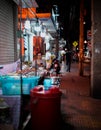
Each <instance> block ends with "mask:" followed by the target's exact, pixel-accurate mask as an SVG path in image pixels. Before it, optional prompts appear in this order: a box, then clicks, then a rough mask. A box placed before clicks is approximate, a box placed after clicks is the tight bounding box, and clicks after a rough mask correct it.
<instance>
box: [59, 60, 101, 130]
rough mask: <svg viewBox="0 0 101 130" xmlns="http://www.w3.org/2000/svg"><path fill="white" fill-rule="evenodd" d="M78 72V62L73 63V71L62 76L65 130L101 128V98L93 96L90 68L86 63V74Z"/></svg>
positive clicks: (100, 129)
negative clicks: (80, 74)
mask: <svg viewBox="0 0 101 130" xmlns="http://www.w3.org/2000/svg"><path fill="white" fill-rule="evenodd" d="M78 72H79V68H78V64H77V63H72V66H71V72H66V73H64V74H63V76H62V78H61V86H60V89H61V90H62V91H63V95H62V100H61V112H62V117H63V119H64V122H65V127H64V130H65V129H66V130H67V128H68V129H69V130H70V129H71V130H101V99H94V98H93V97H91V94H90V76H89V74H90V68H89V66H88V65H86V64H85V67H84V76H79V73H78Z"/></svg>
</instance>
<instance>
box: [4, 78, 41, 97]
mask: <svg viewBox="0 0 101 130" xmlns="http://www.w3.org/2000/svg"><path fill="white" fill-rule="evenodd" d="M38 80H39V77H38V76H32V77H23V78H22V90H23V94H30V90H31V89H32V88H34V87H35V86H37V85H38ZM2 92H3V95H20V94H21V79H20V77H9V78H5V79H3V81H2Z"/></svg>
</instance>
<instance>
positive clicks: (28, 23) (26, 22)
mask: <svg viewBox="0 0 101 130" xmlns="http://www.w3.org/2000/svg"><path fill="white" fill-rule="evenodd" d="M28 18H29V16H28V8H27V20H26V21H25V29H27V30H30V28H31V25H30V20H29V19H28Z"/></svg>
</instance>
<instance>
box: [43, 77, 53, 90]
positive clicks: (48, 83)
mask: <svg viewBox="0 0 101 130" xmlns="http://www.w3.org/2000/svg"><path fill="white" fill-rule="evenodd" d="M43 84H44V89H45V90H48V89H49V88H50V87H51V85H52V80H51V79H50V78H46V79H44V82H43Z"/></svg>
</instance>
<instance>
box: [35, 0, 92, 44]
mask: <svg viewBox="0 0 101 130" xmlns="http://www.w3.org/2000/svg"><path fill="white" fill-rule="evenodd" d="M84 1H85V5H84V6H85V8H86V9H87V11H86V15H87V16H86V17H85V20H86V21H87V25H86V30H87V29H88V28H90V24H91V23H90V17H89V16H90V7H89V6H90V0H84ZM36 2H37V3H38V5H39V8H37V12H51V10H52V7H53V5H58V8H59V14H60V16H59V22H60V27H63V30H61V37H64V39H65V40H66V41H69V42H72V41H75V40H76V41H78V40H79V19H80V0H36Z"/></svg>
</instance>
